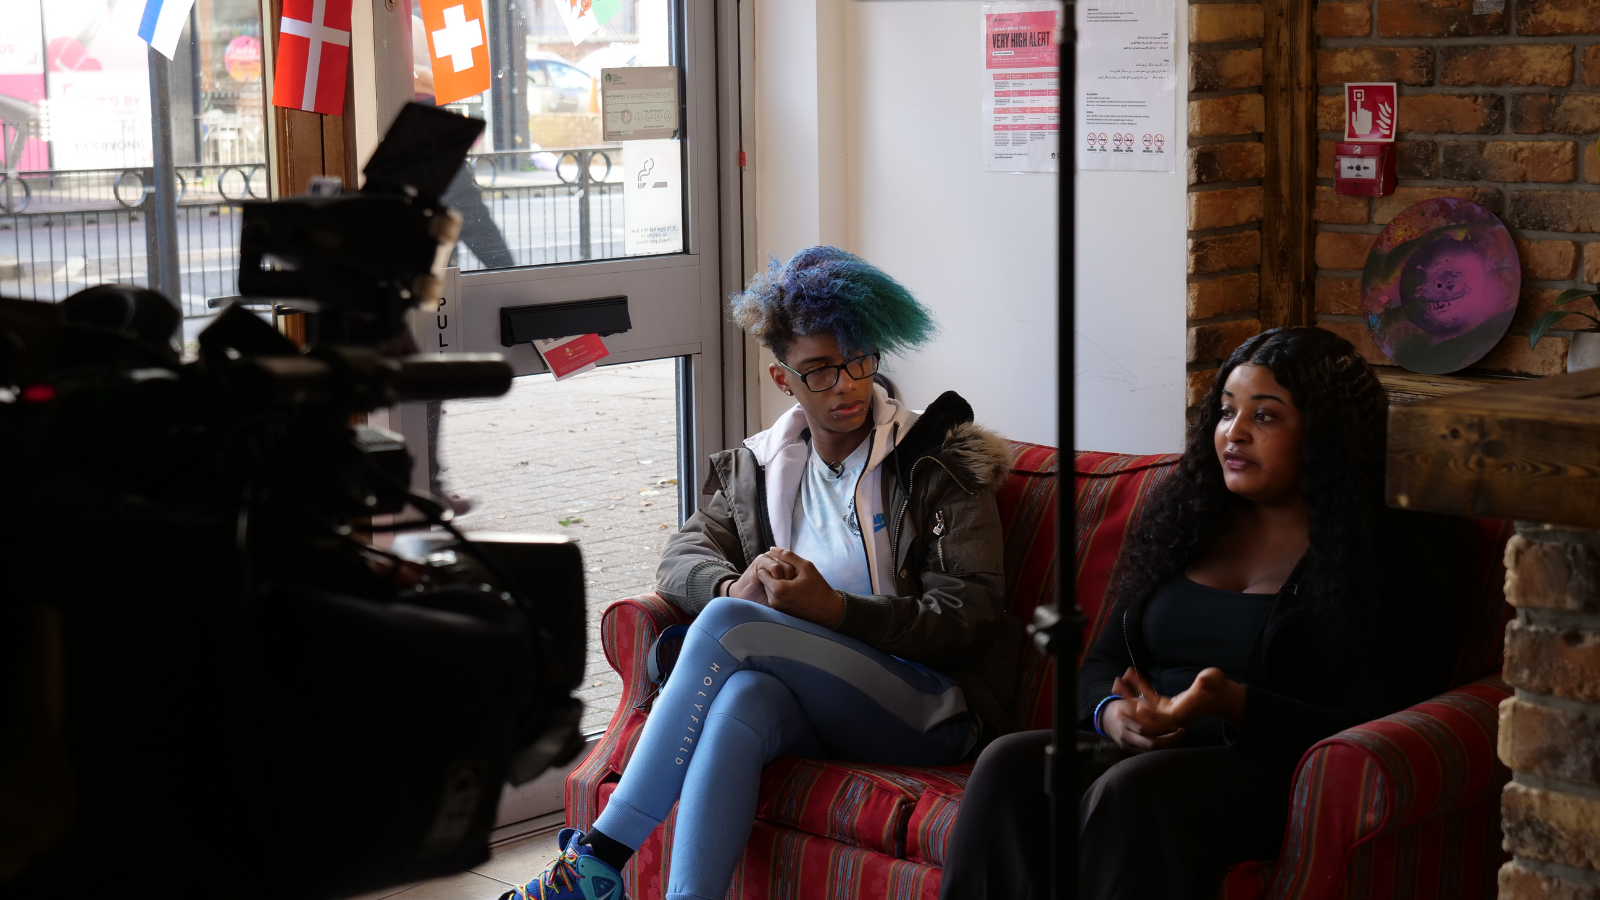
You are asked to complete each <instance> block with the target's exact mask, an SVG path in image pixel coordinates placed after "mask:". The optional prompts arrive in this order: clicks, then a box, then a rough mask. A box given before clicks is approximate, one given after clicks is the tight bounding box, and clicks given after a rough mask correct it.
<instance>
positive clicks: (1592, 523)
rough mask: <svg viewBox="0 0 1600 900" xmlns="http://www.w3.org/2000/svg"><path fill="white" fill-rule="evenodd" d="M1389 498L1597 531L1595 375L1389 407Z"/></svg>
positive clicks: (1599, 462)
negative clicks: (1595, 529)
mask: <svg viewBox="0 0 1600 900" xmlns="http://www.w3.org/2000/svg"><path fill="white" fill-rule="evenodd" d="M1388 497H1389V502H1390V504H1392V505H1394V506H1399V507H1404V508H1408V509H1421V510H1428V511H1431V512H1443V513H1454V514H1457V515H1464V516H1483V517H1488V518H1496V519H1531V520H1534V521H1539V522H1551V523H1554V524H1558V525H1571V526H1578V527H1585V528H1600V369H1592V370H1589V371H1585V372H1575V373H1572V374H1569V375H1557V376H1553V377H1550V378H1541V379H1537V380H1532V379H1530V380H1527V381H1523V382H1521V383H1519V384H1515V385H1509V386H1505V387H1494V388H1486V389H1483V390H1476V391H1468V392H1465V393H1460V394H1455V395H1452V396H1448V397H1439V398H1436V399H1433V400H1423V401H1419V402H1416V403H1400V404H1395V405H1393V406H1391V407H1390V409H1389V486H1388Z"/></svg>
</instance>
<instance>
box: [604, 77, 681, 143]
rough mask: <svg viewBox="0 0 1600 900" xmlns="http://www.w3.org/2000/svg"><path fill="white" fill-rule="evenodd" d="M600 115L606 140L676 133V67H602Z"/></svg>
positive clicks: (666, 136)
mask: <svg viewBox="0 0 1600 900" xmlns="http://www.w3.org/2000/svg"><path fill="white" fill-rule="evenodd" d="M600 118H601V121H602V122H603V123H604V125H603V128H602V130H603V132H604V139H605V140H607V141H655V140H667V139H670V138H675V137H677V136H678V68H677V67H676V66H629V67H627V68H623V69H601V70H600Z"/></svg>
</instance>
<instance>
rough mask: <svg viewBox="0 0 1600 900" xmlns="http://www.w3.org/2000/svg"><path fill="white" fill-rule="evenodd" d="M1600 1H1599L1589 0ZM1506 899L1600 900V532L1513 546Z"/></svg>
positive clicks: (1528, 536)
mask: <svg viewBox="0 0 1600 900" xmlns="http://www.w3.org/2000/svg"><path fill="white" fill-rule="evenodd" d="M1591 2H1593V0H1591ZM1506 599H1507V600H1509V601H1510V602H1511V603H1512V604H1513V605H1514V606H1516V607H1517V618H1516V620H1515V621H1513V622H1512V623H1511V624H1510V626H1509V627H1508V628H1507V629H1506V657H1505V672H1504V677H1505V679H1506V681H1507V682H1509V683H1510V684H1511V686H1512V687H1514V688H1516V696H1514V697H1512V698H1510V699H1507V700H1506V701H1505V702H1503V703H1502V704H1501V705H1500V759H1501V760H1502V761H1503V762H1505V764H1506V765H1507V766H1510V767H1511V769H1512V772H1513V774H1512V781H1511V783H1510V784H1508V785H1506V788H1505V792H1504V794H1502V798H1501V814H1502V819H1503V822H1502V824H1503V827H1504V829H1505V846H1506V849H1507V850H1509V851H1510V852H1511V853H1512V854H1513V857H1512V861H1511V862H1509V863H1506V865H1505V866H1504V867H1502V868H1501V870H1500V898H1501V900H1533V898H1545V897H1557V898H1570V900H1596V898H1600V532H1593V531H1570V530H1558V529H1547V528H1544V527H1542V526H1538V525H1524V526H1519V528H1518V529H1517V534H1516V536H1515V537H1513V538H1512V539H1511V543H1510V545H1509V546H1507V548H1506Z"/></svg>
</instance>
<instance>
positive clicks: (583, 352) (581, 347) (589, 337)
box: [533, 334, 611, 381]
mask: <svg viewBox="0 0 1600 900" xmlns="http://www.w3.org/2000/svg"><path fill="white" fill-rule="evenodd" d="M533 346H534V347H535V348H537V349H538V351H539V355H540V356H543V357H544V361H545V365H547V366H549V367H550V371H551V372H552V373H553V374H554V375H555V376H556V380H557V381H560V380H561V379H563V378H566V377H567V376H568V375H576V374H578V373H579V372H581V371H583V370H585V369H592V368H594V365H595V363H597V362H599V361H600V360H602V359H605V358H606V357H607V356H610V355H611V351H610V350H607V349H606V345H605V343H604V342H603V341H601V340H600V335H598V334H584V335H579V336H578V337H571V338H556V339H555V340H550V341H534V342H533Z"/></svg>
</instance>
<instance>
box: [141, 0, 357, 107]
mask: <svg viewBox="0 0 1600 900" xmlns="http://www.w3.org/2000/svg"><path fill="white" fill-rule="evenodd" d="M169 2H170V0H169ZM350 3H351V0H283V21H282V24H281V26H280V27H279V30H278V65H277V67H276V69H275V71H274V72H273V76H272V105H273V106H283V107H287V108H289V109H303V110H305V111H307V112H317V113H322V114H323V115H328V116H337V115H339V114H340V113H341V112H343V111H344V79H345V74H346V71H347V70H348V69H349V67H350Z"/></svg>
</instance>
